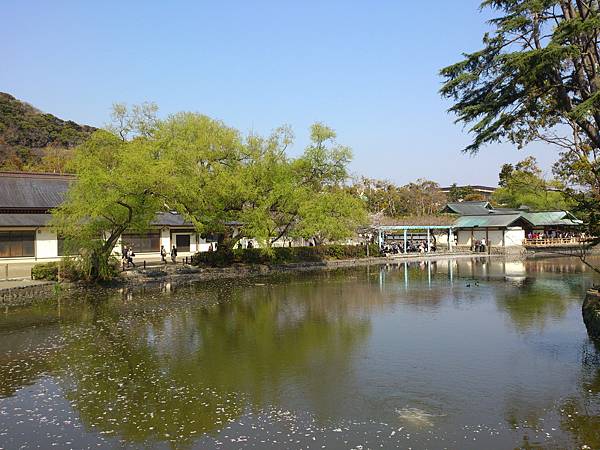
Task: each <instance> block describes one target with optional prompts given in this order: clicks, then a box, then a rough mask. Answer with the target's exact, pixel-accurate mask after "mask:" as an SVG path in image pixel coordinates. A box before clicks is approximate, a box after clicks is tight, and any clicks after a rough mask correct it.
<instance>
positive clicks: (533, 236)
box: [527, 230, 585, 239]
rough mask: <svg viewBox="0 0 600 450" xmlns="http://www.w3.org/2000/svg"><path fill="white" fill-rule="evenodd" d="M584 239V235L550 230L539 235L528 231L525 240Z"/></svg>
mask: <svg viewBox="0 0 600 450" xmlns="http://www.w3.org/2000/svg"><path fill="white" fill-rule="evenodd" d="M576 237H578V238H585V233H576V232H574V231H560V230H550V231H545V232H544V231H540V232H539V233H536V232H533V231H530V232H529V233H527V239H558V238H562V239H571V238H576Z"/></svg>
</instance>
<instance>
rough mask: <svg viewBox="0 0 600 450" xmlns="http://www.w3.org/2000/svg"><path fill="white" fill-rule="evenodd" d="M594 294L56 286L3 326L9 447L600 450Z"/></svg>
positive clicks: (431, 267)
mask: <svg viewBox="0 0 600 450" xmlns="http://www.w3.org/2000/svg"><path fill="white" fill-rule="evenodd" d="M597 263H598V264H599V265H600V261H597ZM593 281H594V276H593V275H592V271H591V270H589V269H588V268H586V267H585V266H584V265H583V264H581V263H580V262H579V261H578V260H577V259H567V258H558V259H548V260H537V261H527V262H515V261H512V262H511V261H505V260H503V259H491V260H488V259H485V258H474V259H457V260H439V261H431V262H421V263H410V264H405V263H400V264H397V265H388V266H371V267H362V268H355V269H347V270H335V271H324V272H312V273H300V274H286V275H279V276H273V277H265V278H254V279H249V280H243V281H240V280H228V281H222V282H203V283H198V284H193V285H188V286H184V287H177V288H176V287H173V286H170V285H162V286H160V287H158V286H157V287H148V288H144V289H136V290H120V291H118V292H117V291H114V290H113V291H104V290H97V291H85V290H82V291H77V292H70V293H64V294H62V295H60V296H59V297H58V298H57V299H56V298H55V299H53V300H49V301H48V302H40V303H38V304H37V305H36V306H32V307H28V308H21V309H14V310H8V311H6V312H3V313H2V314H1V315H0V448H1V449H14V448H53V447H56V448H60V449H68V448H73V449H81V448H140V449H141V448H156V449H163V448H164V449H167V448H168V449H172V448H185V449H192V448H198V449H205V448H208V449H210V448H226V449H232V448H273V449H282V448H294V449H295V448H319V449H320V448H333V449H337V448H340V449H351V448H353V449H361V448H362V449H367V448H395V447H399V448H459V449H482V448H486V449H508V448H575V447H584V446H588V448H600V346H597V345H594V344H593V343H592V342H591V341H590V340H589V338H588V336H587V334H586V331H585V327H584V325H583V322H582V318H581V303H582V299H583V296H584V294H585V290H586V288H587V287H589V286H590V285H591V284H592V282H593Z"/></svg>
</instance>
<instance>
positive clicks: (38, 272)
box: [31, 258, 118, 281]
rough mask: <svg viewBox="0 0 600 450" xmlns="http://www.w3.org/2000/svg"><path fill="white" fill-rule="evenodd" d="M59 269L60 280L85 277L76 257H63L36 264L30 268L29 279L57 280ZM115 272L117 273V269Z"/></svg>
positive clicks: (76, 279)
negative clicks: (58, 259)
mask: <svg viewBox="0 0 600 450" xmlns="http://www.w3.org/2000/svg"><path fill="white" fill-rule="evenodd" d="M59 271H60V279H61V280H69V281H78V280H82V279H84V278H85V273H84V271H83V270H82V267H81V264H80V262H79V261H78V260H77V259H75V258H63V259H61V260H60V261H52V262H47V263H40V264H36V265H35V266H33V267H32V268H31V279H33V280H49V281H58V279H59V276H58V275H59ZM115 274H118V269H116V271H115Z"/></svg>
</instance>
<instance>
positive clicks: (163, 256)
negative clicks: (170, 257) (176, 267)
mask: <svg viewBox="0 0 600 450" xmlns="http://www.w3.org/2000/svg"><path fill="white" fill-rule="evenodd" d="M160 262H162V263H163V264H166V263H167V249H166V248H165V246H164V245H161V246H160Z"/></svg>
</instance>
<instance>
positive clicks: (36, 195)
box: [0, 172, 210, 259]
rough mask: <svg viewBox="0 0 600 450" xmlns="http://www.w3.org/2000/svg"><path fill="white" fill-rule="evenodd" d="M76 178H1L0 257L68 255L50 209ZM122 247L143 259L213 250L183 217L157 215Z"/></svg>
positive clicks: (126, 236)
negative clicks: (167, 251) (164, 252)
mask: <svg viewBox="0 0 600 450" xmlns="http://www.w3.org/2000/svg"><path fill="white" fill-rule="evenodd" d="M73 180H74V177H72V176H67V175H54V174H35V173H16V172H14V173H13V172H5V173H0V258H26V259H43V258H56V257H59V256H62V255H63V254H64V246H63V240H62V239H60V237H59V236H57V235H56V233H55V232H54V231H52V230H51V229H50V228H49V227H48V222H49V220H50V217H51V215H50V210H51V209H52V208H55V207H57V206H58V205H59V204H60V203H61V202H62V201H63V199H64V197H65V194H66V192H67V190H68V188H69V184H70V183H71V182H72V181H73ZM121 242H122V244H124V245H132V246H133V249H134V251H135V252H136V253H138V254H143V253H155V254H156V253H158V252H159V251H160V246H161V245H164V246H165V248H167V249H169V248H170V247H171V246H172V245H174V244H175V245H177V248H178V250H179V252H180V253H183V254H185V253H187V252H191V253H193V252H196V251H202V250H207V249H208V246H209V245H210V244H209V243H208V242H207V241H206V240H205V239H203V238H202V237H201V236H200V235H199V234H198V233H197V232H196V231H195V230H194V228H193V226H192V225H191V224H189V223H186V222H185V221H184V220H183V218H182V217H181V216H180V215H178V214H172V213H160V214H157V216H156V218H155V220H154V222H153V224H152V229H151V230H150V231H149V232H148V233H145V234H137V233H126V234H124V235H123V236H122V241H121Z"/></svg>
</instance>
